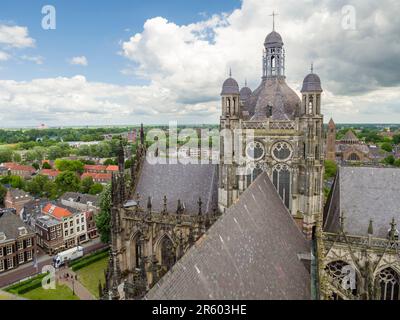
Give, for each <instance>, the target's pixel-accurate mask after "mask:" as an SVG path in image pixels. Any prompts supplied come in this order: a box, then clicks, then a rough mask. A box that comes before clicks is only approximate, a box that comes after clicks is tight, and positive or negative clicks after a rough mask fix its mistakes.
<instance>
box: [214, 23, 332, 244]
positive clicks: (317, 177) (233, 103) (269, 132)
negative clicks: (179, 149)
mask: <svg viewBox="0 0 400 320" xmlns="http://www.w3.org/2000/svg"><path fill="white" fill-rule="evenodd" d="M262 61H263V67H262V76H261V83H260V85H259V86H258V88H256V89H255V90H254V91H252V90H251V89H250V88H247V86H246V87H245V88H242V89H241V90H239V86H238V84H237V82H236V81H235V80H234V79H233V78H232V77H229V78H228V79H227V80H225V82H224V83H223V86H222V92H221V100H222V101H221V102H222V110H221V111H222V115H221V118H220V129H221V130H224V133H222V134H221V149H220V153H221V161H220V168H219V173H220V174H219V196H218V200H219V207H220V210H224V209H226V208H227V207H229V206H230V205H231V204H232V203H234V202H235V200H236V199H237V198H238V197H239V196H240V194H241V193H242V192H243V191H244V190H245V189H246V188H247V187H248V186H250V184H251V183H252V182H253V181H254V180H255V179H256V178H257V176H258V175H259V174H260V173H262V172H263V171H265V172H267V173H268V175H269V177H270V179H271V181H272V182H273V184H274V185H275V187H276V188H277V191H278V193H279V195H280V196H281V198H282V201H283V202H284V204H285V205H286V207H287V208H288V210H289V211H290V212H291V214H292V215H293V217H294V219H295V220H296V222H297V223H298V225H299V226H300V227H301V228H302V230H303V232H304V233H305V234H306V235H307V236H309V237H311V234H312V229H313V226H314V225H315V221H316V217H317V215H318V214H321V212H322V201H323V192H322V190H323V188H322V183H323V171H324V169H323V163H324V148H323V146H324V140H323V116H322V114H321V94H322V88H321V81H320V79H319V77H318V76H317V75H316V74H315V73H314V72H313V70H311V73H310V74H309V75H307V76H306V77H305V79H304V82H303V87H302V90H301V93H302V99H300V98H299V96H298V95H297V94H296V92H295V91H294V90H292V89H291V88H290V87H289V86H288V85H287V83H286V75H285V73H286V69H285V49H284V43H283V40H282V37H281V35H280V34H279V33H278V32H276V31H275V30H273V31H272V32H271V33H269V34H268V35H267V37H266V39H265V41H264V51H263V59H262ZM237 99H239V104H237V101H238V100H237ZM228 129H231V130H234V129H236V132H235V133H233V132H232V131H231V132H230V134H229V133H227V132H228ZM225 133H226V134H225ZM235 134H236V136H235ZM239 146H240V148H239Z"/></svg>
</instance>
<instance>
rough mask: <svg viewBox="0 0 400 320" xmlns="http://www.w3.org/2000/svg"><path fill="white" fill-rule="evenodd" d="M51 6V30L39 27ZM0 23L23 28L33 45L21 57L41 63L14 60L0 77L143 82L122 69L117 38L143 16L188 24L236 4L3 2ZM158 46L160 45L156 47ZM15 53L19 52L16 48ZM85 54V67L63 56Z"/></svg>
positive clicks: (182, 0) (135, 28)
mask: <svg viewBox="0 0 400 320" xmlns="http://www.w3.org/2000/svg"><path fill="white" fill-rule="evenodd" d="M47 4H49V5H53V6H54V7H55V8H56V18H57V28H56V30H43V29H42V27H41V21H42V18H43V16H44V15H43V14H42V13H41V10H42V7H43V6H44V5H47ZM0 7H1V10H0V12H1V13H0V19H1V20H0V21H1V22H3V23H7V24H12V25H21V26H26V27H28V29H29V36H30V37H32V38H34V39H35V40H36V47H35V48H29V49H25V50H24V55H30V56H42V57H43V59H44V60H43V64H41V65H37V64H35V63H32V62H29V61H21V60H13V61H10V62H9V63H8V64H7V65H3V66H2V69H1V70H0V77H1V78H3V79H13V80H17V81H23V80H32V79H35V78H47V77H57V76H65V77H72V76H74V75H76V74H81V75H84V76H85V77H86V78H87V80H89V81H102V82H110V83H116V84H141V83H146V82H147V81H145V80H143V79H141V78H138V77H134V76H132V75H131V74H130V75H124V74H122V73H121V72H119V70H122V69H123V68H124V67H125V66H126V65H127V60H126V59H125V58H124V57H122V56H121V55H120V54H118V52H119V51H120V50H121V47H120V42H121V41H125V40H127V39H129V37H130V36H131V35H132V34H135V33H138V32H141V31H142V30H143V24H144V23H145V21H146V20H147V19H150V18H153V17H157V16H162V17H164V18H166V19H168V20H169V21H174V22H175V23H176V24H180V25H183V24H190V23H195V22H197V21H200V20H204V19H205V18H206V17H209V16H211V15H212V14H216V13H221V12H230V11H232V10H234V9H235V8H239V7H240V1H238V0H218V1H215V0H190V1H187V0H174V1H165V0H164V1H162V0H149V1H137V0H118V1H104V0H102V1H89V0H86V1H82V0H80V1H78V0H68V1H67V0H52V1H36V0H30V1H26V0H12V1H11V0H2V1H1V4H0ZM160 50H163V48H160ZM14 51H15V52H18V51H22V50H19V49H15V50H14ZM75 56H85V57H86V58H87V60H88V66H86V67H82V66H79V65H77V66H71V65H70V64H69V63H68V60H69V59H70V58H72V57H75Z"/></svg>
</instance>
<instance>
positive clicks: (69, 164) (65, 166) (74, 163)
mask: <svg viewBox="0 0 400 320" xmlns="http://www.w3.org/2000/svg"><path fill="white" fill-rule="evenodd" d="M54 165H55V167H56V168H57V170H60V171H73V172H77V173H80V174H82V173H83V168H84V166H85V165H84V164H83V163H82V162H81V161H79V160H65V159H57V160H56V161H55V163H54Z"/></svg>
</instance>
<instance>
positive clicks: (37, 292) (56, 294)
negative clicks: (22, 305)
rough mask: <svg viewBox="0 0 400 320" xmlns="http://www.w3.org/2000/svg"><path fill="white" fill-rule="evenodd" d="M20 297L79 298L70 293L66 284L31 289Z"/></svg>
mask: <svg viewBox="0 0 400 320" xmlns="http://www.w3.org/2000/svg"><path fill="white" fill-rule="evenodd" d="M21 297H24V298H27V299H30V300H79V298H78V297H77V296H74V295H73V294H72V290H71V289H70V288H68V287H67V286H66V285H58V284H57V287H56V289H55V290H44V289H43V288H41V287H40V288H37V289H33V290H31V291H29V292H27V293H25V294H22V295H21Z"/></svg>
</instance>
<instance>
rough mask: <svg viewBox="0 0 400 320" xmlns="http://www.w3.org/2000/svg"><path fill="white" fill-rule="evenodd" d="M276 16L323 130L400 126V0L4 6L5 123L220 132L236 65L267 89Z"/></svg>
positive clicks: (123, 0)
mask: <svg viewBox="0 0 400 320" xmlns="http://www.w3.org/2000/svg"><path fill="white" fill-rule="evenodd" d="M45 5H51V6H53V8H54V9H55V29H50V30H48V29H44V28H43V27H42V19H43V18H45V19H46V18H47V16H46V13H44V14H43V13H42V8H43V6H45ZM272 11H275V12H277V14H278V16H277V17H276V23H275V24H276V30H277V31H278V32H279V33H280V34H281V36H282V38H283V41H284V43H285V50H286V78H287V79H286V80H287V82H288V84H289V85H290V86H291V87H292V88H293V89H294V90H295V91H297V92H298V93H299V90H300V88H301V84H302V81H303V79H304V77H305V76H306V75H307V74H308V73H309V72H310V71H309V70H310V64H311V63H313V65H314V72H315V73H317V74H318V75H319V76H320V78H321V81H322V86H323V89H324V93H323V98H322V112H323V114H324V116H325V122H328V121H329V118H330V117H333V119H334V120H335V122H339V123H399V122H400V90H399V89H400V63H399V56H400V23H399V20H398V16H397V15H398V13H399V12H400V2H399V1H397V0H382V1H379V2H377V1H373V0H335V1H331V0H319V1H316V0H303V1H300V0H298V1H295V0H286V1H278V0H242V1H239V0H219V1H215V0H185V1H184V0H169V1H161V0H148V1H132V0H129V1H128V0H115V1H96V2H94V1H82V0H81V1H77V0H68V1H67V0H49V1H46V2H43V1H37V0H31V1H29V2H28V1H23V0H13V1H11V0H2V1H1V3H0V108H1V110H2V111H3V112H1V113H0V121H1V122H0V123H1V125H0V126H1V127H23V126H38V125H39V124H42V123H44V124H46V125H48V126H72V125H127V124H132V125H133V124H135V125H136V124H139V123H141V122H143V123H145V124H159V123H168V121H172V120H174V121H178V123H185V124H188V123H189V124H190V123H218V119H219V115H220V112H221V109H220V96H219V94H220V90H221V85H222V82H223V81H224V79H225V78H227V77H228V73H229V69H230V68H231V69H232V75H233V77H234V78H235V79H236V80H237V81H238V83H239V85H240V86H243V85H244V82H245V80H247V82H248V85H249V86H250V88H251V89H253V90H254V89H256V88H257V86H258V85H259V83H260V81H261V72H262V66H261V56H262V50H263V42H264V39H265V37H266V35H267V34H268V33H269V32H270V31H271V30H272V17H271V16H270V15H271V13H272ZM46 21H48V20H46Z"/></svg>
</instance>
